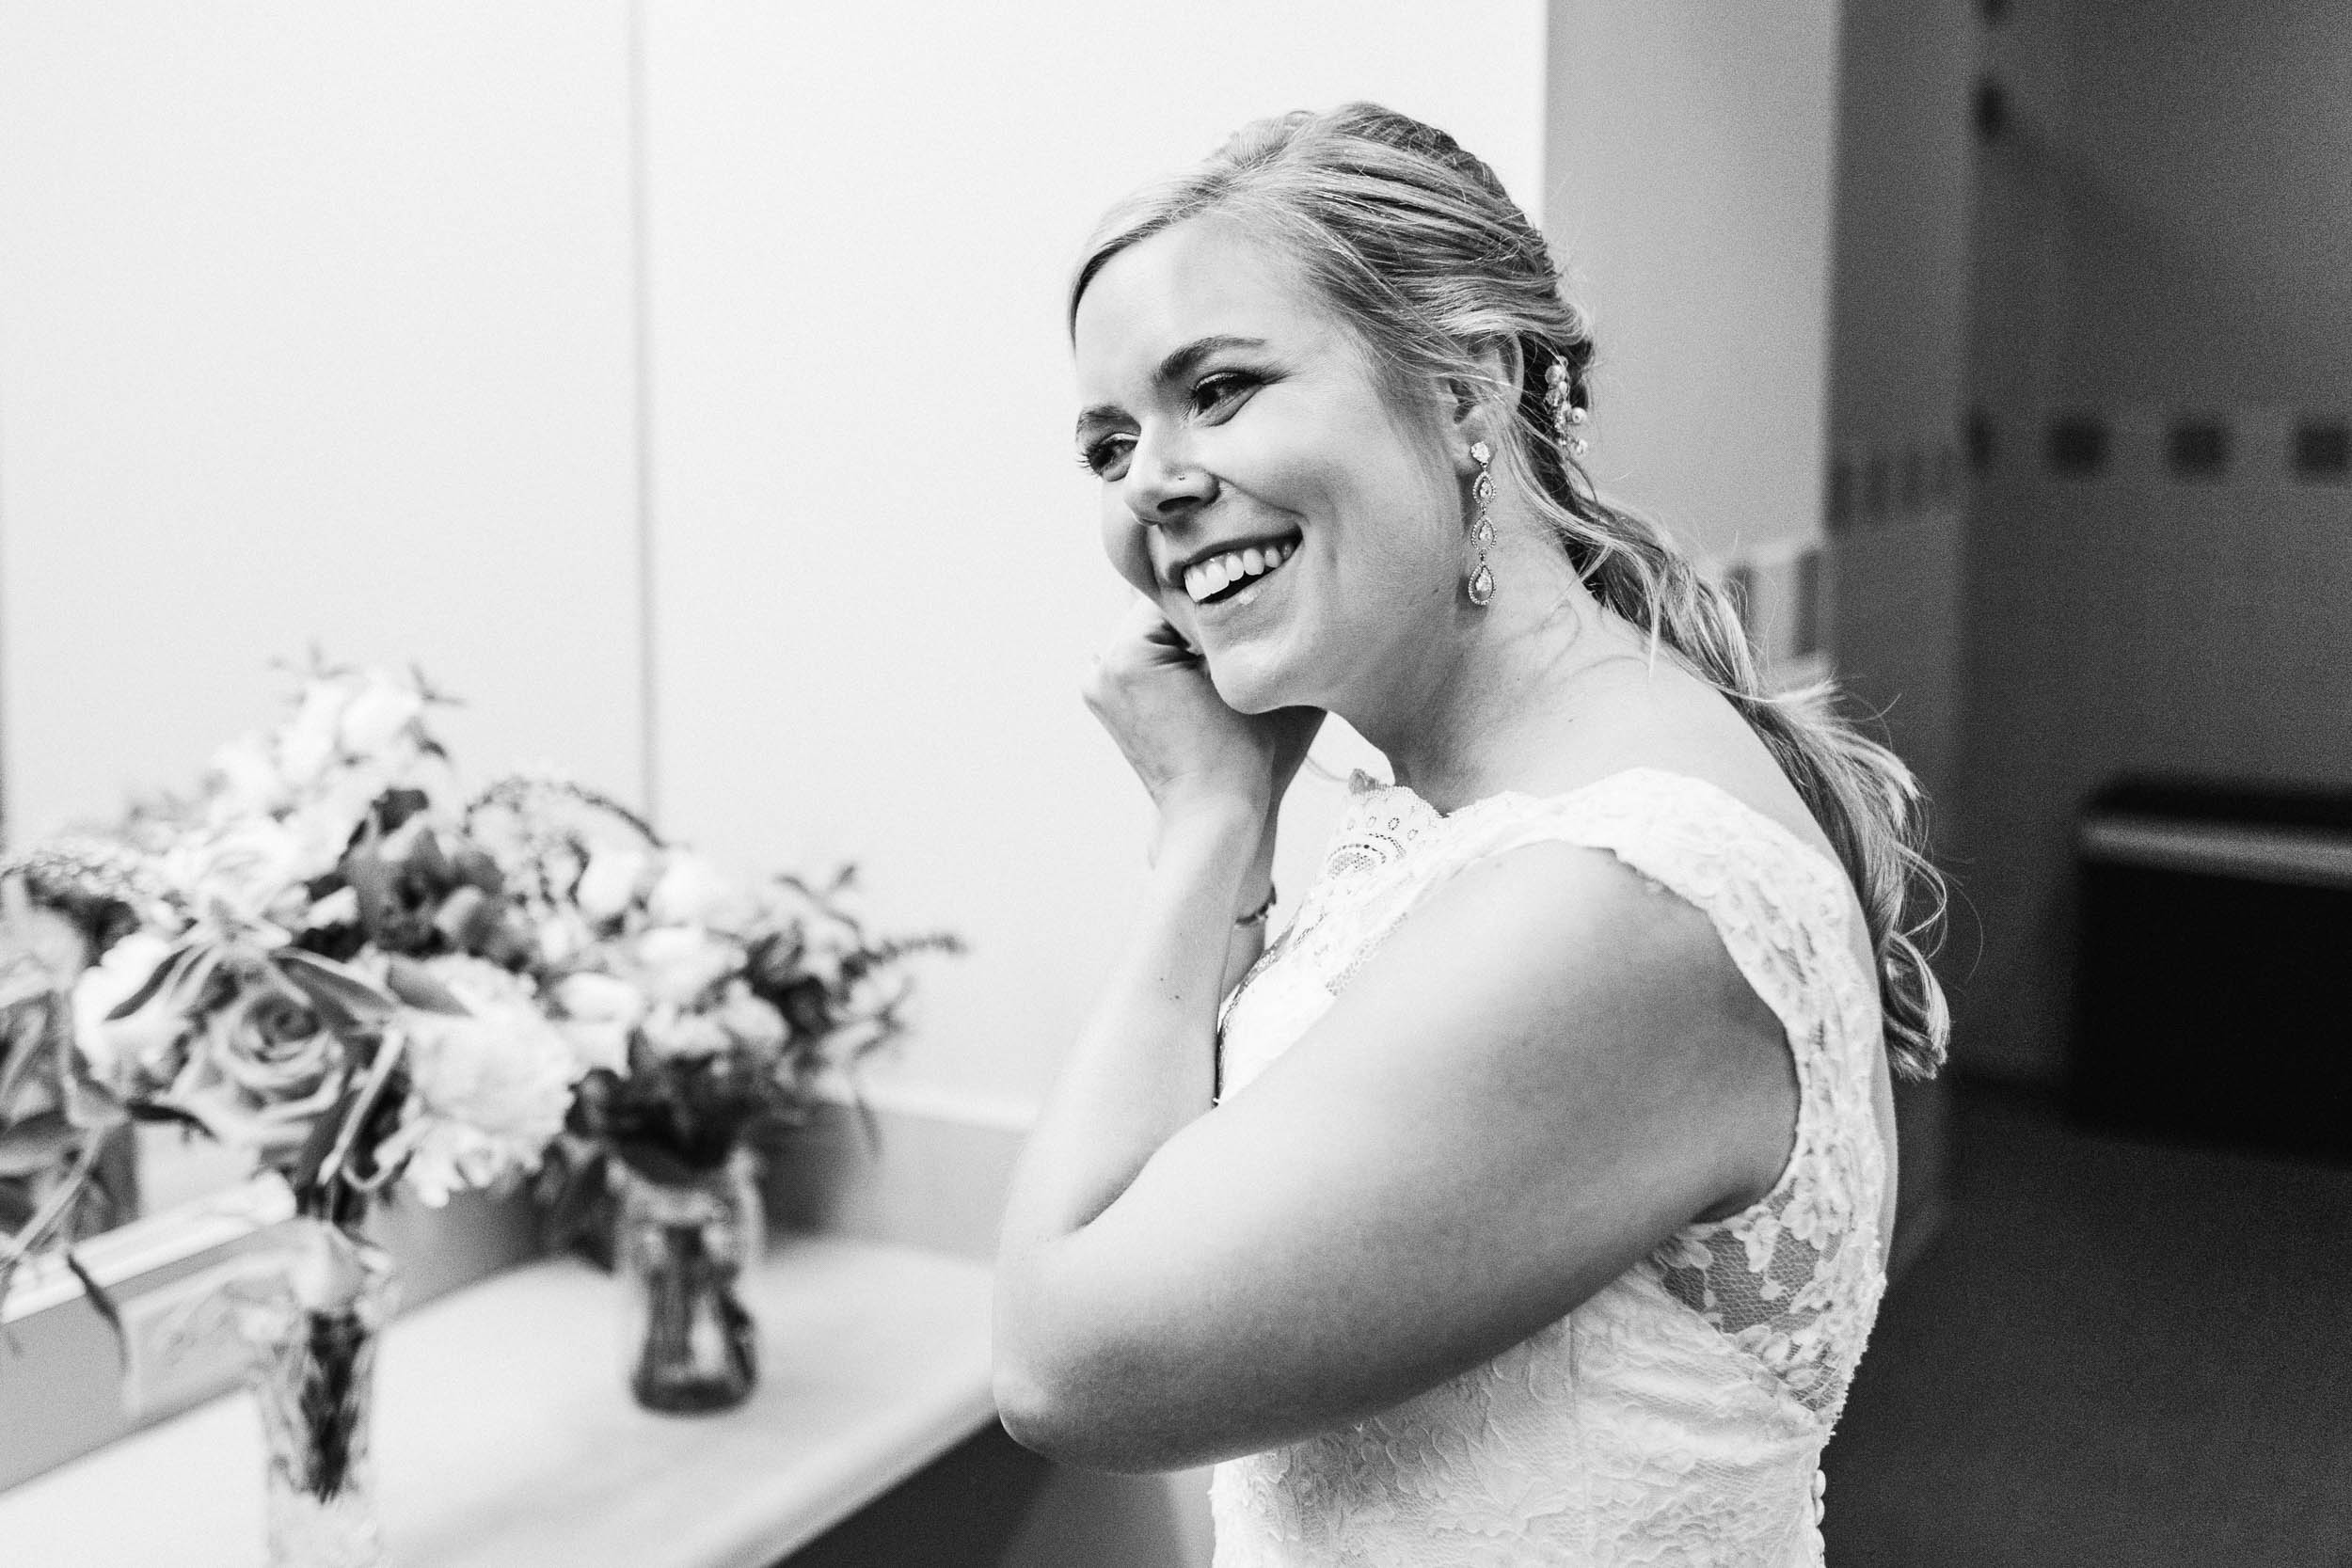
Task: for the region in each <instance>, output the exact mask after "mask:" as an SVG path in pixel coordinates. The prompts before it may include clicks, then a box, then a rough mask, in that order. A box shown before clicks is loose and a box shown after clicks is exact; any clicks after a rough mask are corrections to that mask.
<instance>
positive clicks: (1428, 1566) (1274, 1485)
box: [1211, 768, 1888, 1568]
mask: <svg viewBox="0 0 2352 1568" xmlns="http://www.w3.org/2000/svg"><path fill="white" fill-rule="evenodd" d="M1542 842H1555V843H1568V844H1575V845H1580V846H1584V847H1591V848H1595V849H1599V850H1604V851H1606V852H1608V853H1610V854H1612V855H1613V856H1614V857H1616V858H1617V859H1618V860H1619V861H1620V862H1622V863H1624V864H1625V865H1627V866H1628V867H1629V868H1630V869H1631V870H1633V871H1634V872H1636V873H1637V874H1639V875H1640V876H1641V877H1643V878H1644V879H1646V880H1647V881H1648V882H1649V883H1650V884H1651V885H1652V887H1653V888H1654V889H1656V890H1658V891H1659V892H1660V893H1661V895H1672V896H1676V897H1679V898H1682V899H1684V900H1686V901H1687V902H1689V903H1690V904H1692V906H1694V907H1695V908H1697V909H1698V910H1699V911H1701V912H1703V913H1704V914H1706V915H1707V917H1708V920H1709V921H1710V922H1711V923H1712V925H1713V926H1714V928H1715V930H1716V933H1717V934H1718V936H1719V937H1720V938H1721V939H1722V941H1723V943H1724V949H1725V950H1726V951H1727V952H1728V953H1729V955H1730V957H1731V958H1732V961H1733V962H1734V963H1735V964H1736V965H1737V966H1738V967H1739V969H1740V974H1742V975H1743V976H1744V977H1745V978H1746V979H1747V981H1748V983H1749V985H1750V986H1751V987H1752V988H1753V989H1754V990H1755V991H1756V995H1757V996H1758V997H1759V998H1760V999H1762V1001H1763V1002H1764V1003H1765V1004H1766V1005H1767V1006H1769V1007H1771V1008H1772V1012H1773V1013H1774V1014H1775V1015H1776V1016H1777V1017H1778V1018H1779V1020H1780V1021H1781V1022H1782V1024H1783V1025H1784V1027H1785V1030H1786V1033H1787V1037H1788V1047H1789V1051H1790V1053H1791V1055H1792V1056H1793V1058H1794V1061H1795V1067H1796V1078H1797V1089H1798V1111H1797V1122H1796V1128H1795V1131H1794V1134H1793V1136H1792V1139H1791V1145H1792V1147H1791V1149H1790V1152H1789V1156H1788V1164H1787V1166H1786V1168H1785V1169H1784V1170H1783V1172H1782V1174H1781V1177H1780V1179H1779V1180H1778V1181H1777V1183H1776V1184H1775V1185H1774V1186H1773V1188H1772V1192H1771V1193H1769V1194H1768V1195H1766V1196H1765V1197H1763V1198H1762V1199H1761V1200H1759V1201H1758V1202H1756V1204H1754V1205H1753V1206H1751V1207H1750V1208H1748V1209H1746V1210H1744V1211H1742V1212H1740V1213H1738V1214H1735V1215H1733V1216H1731V1217H1730V1218H1728V1219H1724V1220H1719V1221H1713V1222H1708V1223H1703V1224H1695V1225H1692V1226H1689V1227H1685V1228H1684V1229H1682V1230H1681V1231H1679V1232H1677V1233H1676V1234H1675V1235H1674V1236H1672V1237H1670V1238H1668V1239H1667V1241H1666V1242H1665V1243H1663V1244H1662V1245H1661V1246H1660V1247H1659V1248H1658V1249H1657V1251H1655V1252H1654V1253H1653V1254H1652V1255H1651V1256H1650V1257H1649V1258H1647V1259H1645V1260H1644V1261H1643V1262H1641V1263H1639V1264H1637V1265H1635V1266H1634V1267H1633V1268H1632V1269H1630V1270H1629V1271H1628V1272H1627V1273H1626V1274H1625V1275H1621V1276H1620V1277H1619V1278H1617V1279H1616V1280H1614V1281H1613V1282H1612V1283H1611V1284H1609V1285H1608V1286H1606V1287H1604V1288H1603V1289H1602V1290H1601V1291H1598V1292H1597V1293H1596V1294H1595V1295H1593V1296H1592V1297H1591V1298H1590V1299H1588V1300H1586V1301H1585V1302H1584V1303H1583V1304H1581V1306H1579V1307H1576V1308H1575V1309H1574V1310H1573V1311H1571V1312H1569V1313H1567V1314H1566V1315H1565V1317H1563V1318H1561V1319H1559V1320H1557V1321H1556V1322H1554V1323H1550V1324H1549V1325H1548V1326H1547V1327H1545V1328H1543V1329H1542V1330H1540V1331H1538V1332H1537V1333H1536V1334H1534V1335H1533V1336H1531V1337H1530V1338H1527V1339H1525V1340H1523V1341H1521V1342H1520V1343H1519V1344H1518V1345H1515V1346H1513V1347H1512V1348H1511V1349H1509V1350H1507V1351H1505V1352H1503V1353H1502V1354H1501V1355H1499V1356H1497V1357H1495V1358H1494V1359H1493V1360H1491V1361H1489V1362H1487V1363H1486V1364H1485V1365H1483V1366H1480V1367H1476V1368H1473V1369H1471V1370H1470V1371H1468V1372H1465V1373H1463V1374H1461V1375H1460V1376H1458V1377H1455V1378H1453V1379H1451V1380H1449V1381H1447V1382H1445V1383H1442V1384H1440V1385H1438V1386H1437V1387H1435V1388H1431V1389H1429V1390H1427V1391H1426V1392H1424V1393H1422V1394H1420V1395H1418V1396H1416V1397H1415V1398H1413V1399H1411V1400H1408V1401H1406V1402H1405V1403H1403V1404H1400V1405H1397V1406H1395V1407H1393V1408H1392V1409H1390V1410H1388V1411H1385V1412H1383V1413H1381V1414H1380V1415H1377V1416H1375V1417H1372V1418H1369V1419H1366V1420H1363V1421H1360V1422H1358V1423H1356V1424H1354V1425H1352V1426H1348V1427H1344V1428H1341V1429H1338V1430H1335V1431H1332V1432H1327V1433H1322V1434H1320V1435H1318V1436H1316V1437H1312V1438H1310V1439H1308V1440H1306V1441H1304V1442H1300V1443H1295V1444H1292V1445H1290V1446H1288V1447H1285V1448H1281V1449H1273V1450H1270V1451H1268V1452H1265V1453H1259V1454H1252V1455H1248V1456H1247V1457H1245V1458H1241V1459H1237V1460H1232V1461H1229V1462H1228V1463H1226V1464H1223V1465H1218V1466H1217V1468H1216V1478H1215V1481H1214V1483H1213V1484H1212V1487H1211V1497H1212V1501H1213V1505H1214V1509H1215V1513H1216V1568H1304V1565H1307V1564H1314V1565H1316V1568H1473V1565H1475V1568H1503V1565H1509V1568H1520V1565H1526V1564H1579V1565H1584V1564H1595V1565H1598V1564H1619V1563H1657V1564H1665V1563H1675V1564H1692V1565H1696V1564H1706V1565H1708V1568H1727V1565H1733V1564H1739V1565H1755V1568H1794V1565H1799V1564H1817V1563H1819V1562H1820V1530H1819V1528H1818V1527H1819V1522H1820V1511H1821V1510H1820V1473H1819V1469H1818V1465H1819V1462H1820V1450H1821V1447H1822V1445H1823V1443H1825V1442H1826V1441H1827V1439H1828V1437H1829V1433H1830V1428H1831V1426H1832V1424H1833V1423H1834V1422H1835V1421H1836V1418H1837V1413H1838V1410H1839V1408H1840V1407H1841V1405H1842V1404H1843V1402H1844V1400H1845V1396H1846V1388H1847V1385H1848V1382H1849V1380H1850V1379H1851V1376H1852V1374H1853V1370H1854V1366H1855V1364H1856V1362H1857V1361H1858V1360H1859V1359H1860V1357H1861V1354H1862V1347H1863V1341H1864V1340H1865V1338H1867V1335H1868V1333H1869V1328H1870V1323H1871V1320H1872V1318H1873V1317H1874V1316H1875V1314H1876V1312H1877V1309H1878V1303H1879V1297H1880V1295H1881V1293H1882V1292H1883V1290H1884V1286H1885V1272H1884V1247H1883V1235H1882V1230H1883V1224H1884V1214H1883V1207H1884V1199H1885V1197H1886V1195H1887V1180H1888V1168H1887V1149H1886V1145H1885V1141H1884V1138H1883V1134H1882V1131H1881V1128H1880V1126H1879V1123H1878V1121H1877V1119H1876V1116H1875V1111H1874V1103H1875V1102H1874V1098H1873V1094H1874V1085H1875V1078H1874V1073H1875V1071H1876V1070H1877V1069H1876V1062H1877V1059H1878V1057H1879V1055H1880V1053H1882V1052H1883V1039H1882V1033H1881V1031H1882V1024H1881V1020H1880V1016H1879V1006H1878V991H1877V987H1876V985H1875V984H1874V983H1872V981H1871V980H1870V978H1869V976H1868V975H1867V973H1866V971H1865V970H1864V968H1863V966H1862V963H1861V961H1860V959H1859V957H1858V951H1859V950H1858V948H1857V946H1856V944H1855V942H1854V940H1853V933H1852V929H1851V922H1852V921H1853V920H1854V919H1855V918H1856V911H1853V910H1852V907H1851V906H1852V897H1851V891H1850V889H1849V887H1848V884H1847V882H1846V880H1845V878H1844V876H1843V874H1842V873H1841V872H1840V871H1839V870H1838V869H1837V867H1836V865H1835V864H1834V863H1831V862H1830V861H1829V860H1828V859H1827V858H1826V857H1824V856H1823V855H1821V854H1820V852H1819V851H1817V850H1815V849H1814V848H1813V847H1810V846H1808V845H1806V844H1804V842H1803V841H1801V840H1799V839H1798V838H1796V837H1795V836H1794V835H1793V834H1791V833H1789V832H1788V830H1787V829H1785V828H1783V827H1781V826H1780V825H1779V824H1778V823H1776V822H1773V821H1772V820H1771V819H1770V818H1768V817H1765V816H1762V815H1760V814H1758V813H1757V812H1756V811H1755V810H1754V809H1753V808H1751V807H1749V806H1747V805H1746V804H1744V803H1743V802H1741V801H1740V800H1737V799H1736V798H1734V797H1732V796H1731V795H1729V794H1726V793H1725V792H1724V791H1723V790H1721V789H1718V788H1717V787H1715V786H1714V785H1712V784H1707V783H1705V782H1704V781H1702V780H1699V779H1695V778H1692V777H1688V776H1686V775H1682V774H1677V773H1668V772H1662V771H1659V770H1657V769H1651V768H1637V769H1632V770H1629V771H1627V772H1622V773H1617V774H1613V775H1611V776H1610V777H1608V778H1605V779H1602V780H1600V781H1598V782H1597V783H1595V784H1589V785H1587V786H1585V787H1584V788H1581V789H1579V790H1576V791H1573V792H1571V793H1569V794H1566V795H1562V796H1555V797H1549V798H1541V799H1539V798H1535V797H1532V796H1523V795H1510V794H1506V795H1498V796H1493V797H1490V798H1488V799H1486V800H1480V801H1477V802H1475V803H1474V804H1472V805H1470V806H1467V807H1464V808H1463V809H1462V810H1460V811H1458V812H1455V813H1454V814H1453V815H1452V816H1440V815H1439V814H1438V812H1437V811H1436V810H1434V809H1433V808H1432V807H1430V806H1429V805H1428V804H1427V803H1426V802H1425V801H1423V800H1421V799H1420V798H1419V797H1418V796H1416V795H1414V794H1412V793H1411V792H1410V791H1408V790H1405V789H1402V788H1397V787H1393V786H1381V785H1376V784H1373V783H1372V782H1371V781H1369V780H1367V779H1365V778H1363V777H1362V776H1361V775H1359V776H1358V778H1357V781H1356V784H1355V786H1354V791H1353V795H1352V798H1351V800H1350V802H1349V806H1348V809H1347V811H1346V813H1345V814H1344V816H1343V818H1342V820H1341V823H1340V825H1339V828H1338V830H1337V832H1336V833H1335V834H1334V837H1333V840H1332V844H1331V847H1330V849H1329V852H1328V853H1327V856H1326V859H1325V863H1324V866H1323V870H1322V873H1321V875H1320V876H1319V877H1318V878H1317V879H1316V881H1315V883H1314V885H1313V887H1312V888H1311V889H1310V890H1309V892H1308V894H1307V895H1306V897H1305V898H1304V899H1303V900H1302V901H1301V903H1300V906H1299V909H1298V911H1297V914H1296V916H1295V918H1294V919H1293V921H1292V922H1291V924H1290V926H1289V927H1288V928H1287V929H1286V930H1285V931H1284V932H1283V933H1282V935H1281V936H1280V938H1279V940H1278V941H1277V942H1275V943H1274V944H1273V946H1272V947H1270V948H1269V949H1268V950H1267V952H1266V955H1265V957H1264V958H1262V959H1261V960H1260V961H1259V963H1258V964H1257V966H1256V967H1255V968H1254V969H1252V971H1251V973H1250V975H1249V977H1248V980H1247V981H1246V982H1245V983H1244V985H1243V986H1242V987H1241V988H1240V989H1239V990H1236V991H1235V992H1234V994H1233V995H1232V998H1230V999H1229V1001H1228V1003H1227V1006H1226V1011H1225V1016H1224V1018H1223V1020H1222V1021H1221V1027H1220V1030H1219V1053H1220V1062H1221V1074H1220V1076H1221V1085H1220V1093H1221V1095H1223V1096H1228V1097H1230V1096H1232V1095H1237V1094H1243V1093H1247V1092H1248V1085H1249V1082H1250V1080H1251V1079H1253V1078H1254V1077H1256V1076H1257V1074H1258V1073H1259V1072H1260V1071H1262V1070H1263V1069H1264V1068H1265V1067H1266V1066H1267V1064H1269V1063H1270V1062H1272V1061H1273V1060H1274V1059H1275V1058H1276V1057H1278V1056H1279V1055H1280V1054H1281V1053H1282V1052H1283V1051H1284V1050H1286V1049H1287V1048H1288V1047H1289V1046H1290V1045H1291V1043H1292V1042H1294V1041H1295V1040H1296V1039H1297V1038H1298V1037H1300V1036H1301V1035H1302V1034H1304V1033H1305V1032H1306V1030H1307V1029H1308V1028H1309V1027H1311V1025H1312V1024H1313V1023H1314V1022H1315V1021H1316V1020H1317V1019H1318V1018H1319V1017H1321V1016H1322V1014H1323V1012H1324V1010H1325V1009H1326V1008H1327V1007H1328V1006H1330V1004H1331V1000H1332V998H1333V997H1334V996H1336V995H1337V994H1338V993H1339V992H1340V991H1341V990H1343V988H1344V987H1345V986H1346V984H1347V982H1348V979H1349V977H1350V975H1351V974H1353V973H1354V972H1355V970H1356V969H1357V967H1358V966H1359V964H1361V963H1362V962H1363V961H1364V960H1365V959H1366V958H1369V957H1370V956H1371V955H1372V954H1373V953H1374V951H1375V950H1376V949H1377V947H1378V946H1379V944H1380V942H1381V940H1382V939H1383V938H1384V937H1385V936H1386V935H1387V934H1388V933H1389V932H1390V931H1391V930H1392V929H1393V928H1394V927H1395V926H1396V925H1397V923H1398V922H1400V921H1402V920H1403V919H1405V918H1406V916H1407V915H1408V914H1409V913H1410V912H1411V911H1412V909H1413V908H1414V906H1415V905H1416V904H1417V903H1418V902H1419V900H1420V899H1421V898H1422V896H1423V895H1426V894H1427V893H1428V892H1429V891H1430V890H1431V889H1433V888H1435V887H1437V886H1438V885H1439V884H1441V883H1442V882H1444V881H1445V880H1446V879H1448V878H1450V877H1452V876H1453V875H1454V874H1455V873H1457V872H1459V871H1460V870H1462V869H1463V868H1465V867H1467V866H1469V865H1471V864H1473V863H1477V862H1479V861H1482V860H1485V859H1487V858H1490V857H1493V856H1497V855H1502V854H1507V853H1508V852H1510V851H1511V850H1512V849H1515V848H1518V847H1522V846H1525V845H1530V844H1535V843H1542Z"/></svg>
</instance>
